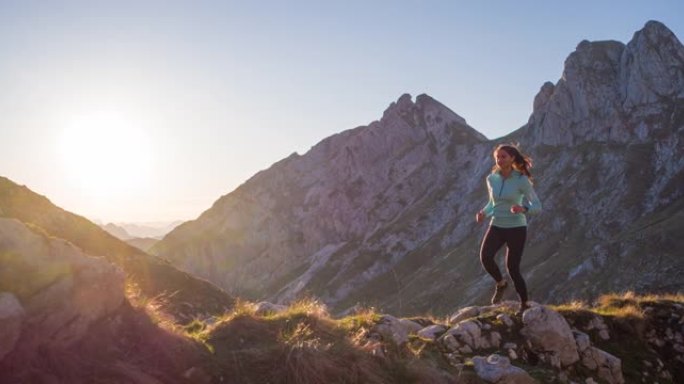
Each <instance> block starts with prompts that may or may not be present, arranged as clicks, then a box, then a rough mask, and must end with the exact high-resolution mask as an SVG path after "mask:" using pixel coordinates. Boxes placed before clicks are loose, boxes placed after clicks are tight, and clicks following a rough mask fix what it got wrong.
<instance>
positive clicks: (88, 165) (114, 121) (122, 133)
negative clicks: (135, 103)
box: [59, 111, 151, 198]
mask: <svg viewBox="0 0 684 384" xmlns="http://www.w3.org/2000/svg"><path fill="white" fill-rule="evenodd" d="M149 144H150V142H149V138H148V136H147V135H146V134H145V132H144V130H143V129H142V128H141V127H140V126H139V125H138V124H136V123H135V121H131V120H127V119H126V118H125V117H124V116H121V115H120V114H117V113H113V112H103V111H98V112H91V113H85V114H79V115H74V116H73V117H72V118H71V119H70V120H69V121H68V123H66V124H65V126H64V129H63V132H62V135H61V137H60V142H59V153H60V157H61V160H62V163H63V164H62V166H63V169H64V171H65V174H66V176H67V177H68V179H69V181H70V182H71V183H72V185H74V186H75V187H77V188H79V189H80V190H81V193H82V194H83V195H87V196H90V197H94V198H109V197H119V196H122V195H127V194H131V193H134V191H135V190H136V188H139V187H140V184H141V183H143V182H144V181H145V180H146V179H147V178H148V177H149V173H150V169H151V153H150V145H149Z"/></svg>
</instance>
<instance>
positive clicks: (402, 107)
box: [382, 93, 468, 125]
mask: <svg viewBox="0 0 684 384" xmlns="http://www.w3.org/2000/svg"><path fill="white" fill-rule="evenodd" d="M430 108H434V109H438V110H443V111H444V112H447V113H448V115H449V118H450V120H455V121H457V122H459V123H460V124H463V125H468V124H467V123H466V120H465V119H464V118H463V117H461V116H459V115H458V114H457V113H455V112H454V111H452V110H451V109H449V108H448V107H447V106H445V105H444V104H442V103H440V102H439V101H437V100H435V99H433V98H432V97H430V96H429V95H427V94H425V93H423V94H420V95H418V96H417V97H416V101H415V103H414V102H413V101H412V97H411V95H410V94H408V93H404V94H403V95H401V96H400V97H399V99H398V100H397V101H395V102H392V103H391V104H390V105H389V107H387V109H386V110H385V112H384V113H383V116H382V118H383V119H386V118H387V117H389V116H391V115H392V114H397V115H403V114H407V113H410V112H413V111H426V110H428V109H430Z"/></svg>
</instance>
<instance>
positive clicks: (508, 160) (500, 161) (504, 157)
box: [494, 149, 513, 169]
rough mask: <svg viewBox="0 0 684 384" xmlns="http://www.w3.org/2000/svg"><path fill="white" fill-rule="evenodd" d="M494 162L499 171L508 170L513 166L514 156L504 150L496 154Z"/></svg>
mask: <svg viewBox="0 0 684 384" xmlns="http://www.w3.org/2000/svg"><path fill="white" fill-rule="evenodd" d="M494 160H495V161H496V165H497V166H498V167H499V169H508V168H510V167H511V166H512V165H513V156H511V155H509V154H508V152H506V151H505V150H503V149H499V150H497V151H496V152H494Z"/></svg>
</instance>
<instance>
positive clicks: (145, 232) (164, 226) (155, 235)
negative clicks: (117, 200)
mask: <svg viewBox="0 0 684 384" xmlns="http://www.w3.org/2000/svg"><path fill="white" fill-rule="evenodd" d="M182 223H183V222H182V221H180V220H178V221H173V222H170V223H107V224H105V225H100V227H102V229H104V230H105V231H107V232H109V233H110V234H111V235H113V236H116V237H118V238H119V239H121V240H129V239H135V238H152V239H158V240H159V239H161V238H162V237H164V236H165V235H166V234H167V233H169V232H171V231H172V230H173V229H174V228H176V227H177V226H179V225H180V224H182Z"/></svg>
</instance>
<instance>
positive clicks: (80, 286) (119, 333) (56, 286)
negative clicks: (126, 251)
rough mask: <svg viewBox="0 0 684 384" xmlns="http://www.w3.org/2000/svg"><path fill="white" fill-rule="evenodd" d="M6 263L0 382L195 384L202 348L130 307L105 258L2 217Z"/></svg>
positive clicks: (0, 297) (0, 291)
mask: <svg viewBox="0 0 684 384" xmlns="http://www.w3.org/2000/svg"><path fill="white" fill-rule="evenodd" d="M0 266H1V267H0V382H2V383H8V384H9V383H12V384H14V383H123V382H126V383H141V384H142V383H160V382H164V383H183V382H197V381H192V380H189V379H190V378H191V377H190V376H191V375H188V376H184V374H185V372H186V371H187V370H188V369H192V368H193V366H195V365H197V364H200V363H201V362H202V361H204V360H205V359H204V358H203V353H204V352H203V351H204V349H203V348H202V347H201V345H199V344H198V343H196V342H194V341H193V340H192V339H189V338H183V337H181V336H180V335H177V334H174V333H171V332H168V331H166V330H164V329H162V328H160V327H158V326H157V325H155V324H154V323H153V321H152V320H151V319H150V318H149V316H148V314H147V313H145V312H144V311H141V310H139V309H134V308H133V307H131V306H130V304H129V301H128V299H127V297H126V289H125V279H126V275H125V273H124V271H123V270H122V269H121V268H120V267H118V266H116V265H114V264H112V263H110V262H109V261H107V260H106V259H105V258H102V257H93V256H91V255H88V254H86V253H84V252H83V251H82V250H81V249H79V248H78V247H76V246H74V245H73V244H72V243H70V242H68V241H65V240H62V239H58V238H54V237H51V236H49V235H48V234H47V233H45V231H44V230H43V229H41V228H39V227H37V226H35V225H26V224H24V223H22V222H20V221H18V220H16V219H7V218H0Z"/></svg>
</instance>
